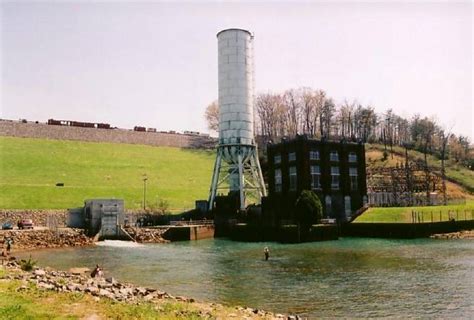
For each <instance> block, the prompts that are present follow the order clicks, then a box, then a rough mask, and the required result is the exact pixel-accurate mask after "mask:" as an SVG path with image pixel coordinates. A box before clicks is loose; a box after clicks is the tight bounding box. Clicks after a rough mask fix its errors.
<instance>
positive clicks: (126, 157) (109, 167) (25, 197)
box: [0, 137, 474, 217]
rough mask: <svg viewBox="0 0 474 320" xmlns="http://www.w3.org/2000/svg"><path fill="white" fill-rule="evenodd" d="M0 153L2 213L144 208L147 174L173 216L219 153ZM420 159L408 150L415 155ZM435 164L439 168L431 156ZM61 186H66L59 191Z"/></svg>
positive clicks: (88, 148) (190, 201) (59, 149)
mask: <svg viewBox="0 0 474 320" xmlns="http://www.w3.org/2000/svg"><path fill="white" fill-rule="evenodd" d="M394 150H395V152H396V154H394V156H393V158H392V157H391V155H389V156H388V158H387V159H386V160H383V155H382V151H383V146H381V145H367V146H366V161H367V165H368V166H369V167H378V166H394V165H396V163H403V162H404V158H403V149H402V148H399V147H395V148H394ZM0 153H1V158H0V160H1V162H0V208H4V209H10V208H12V209H13V208H17V209H64V208H71V207H79V206H82V204H83V201H84V200H85V199H87V198H100V197H106V198H108V197H112V198H122V199H125V205H126V207H127V208H140V207H141V206H142V201H143V180H142V178H143V174H144V173H146V174H147V176H148V181H147V206H148V207H150V206H156V205H157V202H158V199H164V200H167V201H169V203H170V207H171V208H172V209H174V211H181V210H183V209H184V208H193V207H194V200H196V199H206V198H207V196H208V190H209V185H210V179H211V175H212V167H213V163H214V157H215V155H214V152H212V151H202V150H186V149H179V148H168V147H151V146H143V145H130V144H112V143H92V142H79V141H59V140H46V139H28V138H13V137H0ZM422 157H423V155H422V154H421V153H419V152H416V151H410V158H416V159H420V158H422ZM429 162H430V164H431V165H439V160H438V159H436V158H435V157H433V156H429ZM447 168H448V169H447V172H448V176H449V178H450V179H452V181H455V182H456V183H452V182H449V183H448V184H447V189H448V194H449V195H450V196H451V197H453V198H459V197H467V198H468V199H473V196H472V195H469V194H468V193H467V192H466V190H464V188H463V187H461V186H460V185H459V184H461V185H463V186H471V187H472V186H474V172H472V171H469V170H468V169H466V168H462V167H460V166H458V165H456V164H455V163H453V162H452V161H448V162H447ZM58 182H63V183H64V184H65V185H64V187H56V183H58ZM457 183H459V184H457ZM382 210H387V209H385V208H383V209H382ZM393 210H394V211H397V210H398V211H397V212H400V211H406V210H407V209H406V208H398V209H397V210H396V209H393ZM409 213H410V217H411V211H409ZM365 215H366V214H364V216H365Z"/></svg>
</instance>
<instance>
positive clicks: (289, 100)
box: [283, 89, 302, 137]
mask: <svg viewBox="0 0 474 320" xmlns="http://www.w3.org/2000/svg"><path fill="white" fill-rule="evenodd" d="M301 100H302V99H301V91H298V90H295V89H290V90H287V91H286V92H285V93H284V95H283V103H284V104H285V109H286V115H287V117H286V132H287V133H288V135H289V136H290V137H294V136H296V135H297V134H298V133H299V132H300V131H299V124H300V117H301V115H300V114H301V105H302V103H301Z"/></svg>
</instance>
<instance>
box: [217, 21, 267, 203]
mask: <svg viewBox="0 0 474 320" xmlns="http://www.w3.org/2000/svg"><path fill="white" fill-rule="evenodd" d="M217 41H218V78H219V81H218V83H219V144H218V147H217V158H216V163H215V167H214V174H213V177H212V183H211V191H210V197H209V207H210V208H212V207H213V202H214V198H215V196H216V193H217V189H219V186H220V185H221V184H222V183H223V182H225V183H224V185H226V188H228V190H229V193H237V192H238V193H239V198H240V208H241V209H244V208H245V202H246V199H247V194H251V193H252V194H253V195H254V198H256V199H258V200H259V199H260V198H261V197H262V196H264V195H265V194H266V190H265V184H264V182H263V177H262V172H261V169H260V164H259V161H258V153H257V147H256V144H255V139H254V122H253V119H254V108H253V107H254V66H253V35H252V33H250V32H249V31H247V30H243V29H226V30H222V31H221V32H219V33H218V34H217ZM221 171H222V172H223V173H224V177H225V178H223V180H219V176H220V173H221ZM221 189H222V188H221Z"/></svg>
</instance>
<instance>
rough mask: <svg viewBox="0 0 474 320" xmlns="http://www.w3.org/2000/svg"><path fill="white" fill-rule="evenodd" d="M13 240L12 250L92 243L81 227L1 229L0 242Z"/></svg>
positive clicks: (92, 240)
mask: <svg viewBox="0 0 474 320" xmlns="http://www.w3.org/2000/svg"><path fill="white" fill-rule="evenodd" d="M6 238H10V239H12V240H13V250H14V251H18V250H20V251H23V250H35V249H46V248H67V247H84V246H91V245H94V239H93V238H90V237H88V236H87V235H86V234H85V233H84V230H82V229H72V228H61V229H58V230H56V231H53V230H48V229H46V230H9V231H5V230H2V231H1V232H0V242H1V244H3V241H4V239H6Z"/></svg>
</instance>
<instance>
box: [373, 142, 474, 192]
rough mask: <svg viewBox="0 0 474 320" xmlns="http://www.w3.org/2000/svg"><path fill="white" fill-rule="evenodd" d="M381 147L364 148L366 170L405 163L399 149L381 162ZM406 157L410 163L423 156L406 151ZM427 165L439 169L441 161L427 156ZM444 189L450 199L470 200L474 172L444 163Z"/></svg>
mask: <svg viewBox="0 0 474 320" xmlns="http://www.w3.org/2000/svg"><path fill="white" fill-rule="evenodd" d="M383 150H384V147H383V145H377V144H366V146H365V158H366V159H365V160H366V164H367V167H368V168H377V167H393V166H396V165H397V164H404V163H405V150H404V149H403V148H400V147H394V148H393V151H394V154H393V156H392V155H391V154H390V150H388V151H389V152H388V153H389V155H388V157H387V159H386V160H383ZM408 157H409V159H410V160H411V161H413V160H414V161H417V160H419V161H423V159H424V157H423V154H422V153H420V152H418V151H415V150H410V151H408ZM428 165H429V166H434V167H438V168H441V160H439V159H438V158H436V157H434V156H432V155H428ZM446 178H447V183H446V188H447V193H448V195H449V196H450V197H452V198H461V197H467V198H472V194H470V193H472V192H474V171H472V170H469V169H467V168H466V167H463V166H461V165H458V164H456V163H455V162H454V161H451V160H447V161H446Z"/></svg>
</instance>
